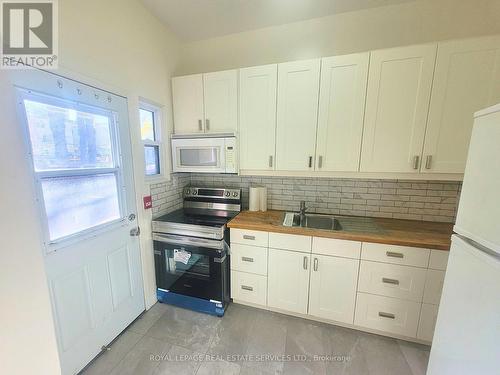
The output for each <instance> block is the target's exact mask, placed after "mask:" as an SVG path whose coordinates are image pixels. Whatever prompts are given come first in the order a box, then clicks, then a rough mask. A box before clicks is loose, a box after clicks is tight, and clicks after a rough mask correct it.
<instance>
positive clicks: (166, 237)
mask: <svg viewBox="0 0 500 375" xmlns="http://www.w3.org/2000/svg"><path fill="white" fill-rule="evenodd" d="M153 241H158V242H164V243H170V244H173V245H186V246H198V247H207V248H210V249H215V250H227V244H226V242H225V241H217V240H209V239H206V238H192V237H184V236H175V235H171V234H160V233H153Z"/></svg>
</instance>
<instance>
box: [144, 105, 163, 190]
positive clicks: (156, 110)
mask: <svg viewBox="0 0 500 375" xmlns="http://www.w3.org/2000/svg"><path fill="white" fill-rule="evenodd" d="M141 109H143V110H146V111H150V112H153V121H154V124H153V125H154V136H155V140H154V141H151V140H143V139H142V135H141V117H140V110H141ZM162 112H163V107H162V106H160V105H158V104H155V103H153V102H152V101H150V100H146V99H143V98H139V108H138V110H137V114H138V115H139V136H140V137H141V145H142V148H141V149H142V153H143V155H144V150H145V146H156V147H158V163H159V168H160V173H158V174H153V175H147V174H146V160H144V163H143V166H142V171H143V175H144V179H145V180H146V181H147V182H154V181H158V180H163V179H165V176H166V173H165V166H166V163H165V156H164V144H163V143H164V142H163V134H162V133H163V132H162V130H163V123H162V121H163V116H162Z"/></svg>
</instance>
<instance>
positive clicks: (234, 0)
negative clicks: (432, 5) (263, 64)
mask: <svg viewBox="0 0 500 375" xmlns="http://www.w3.org/2000/svg"><path fill="white" fill-rule="evenodd" d="M141 1H142V2H143V3H144V4H145V5H146V7H147V8H148V9H149V10H150V11H151V12H152V13H153V14H155V15H156V16H157V17H158V18H159V19H160V20H161V21H162V22H163V23H165V25H167V26H168V28H169V29H170V30H172V31H173V32H174V33H175V34H176V35H177V36H178V37H179V38H180V39H181V40H183V41H195V40H201V39H207V38H213V37H217V36H222V35H227V34H233V33H238V32H241V31H247V30H255V29H259V28H262V27H267V26H275V25H283V24H286V23H291V22H296V21H303V20H307V19H311V18H317V17H323V16H328V15H331V14H335V13H343V12H350V11H355V10H361V9H367V8H374V7H380V6H386V5H393V4H399V3H407V2H411V1H415V0H141Z"/></svg>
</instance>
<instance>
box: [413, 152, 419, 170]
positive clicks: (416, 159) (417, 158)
mask: <svg viewBox="0 0 500 375" xmlns="http://www.w3.org/2000/svg"><path fill="white" fill-rule="evenodd" d="M419 165H420V156H418V155H415V156H414V157H413V169H418V167H419Z"/></svg>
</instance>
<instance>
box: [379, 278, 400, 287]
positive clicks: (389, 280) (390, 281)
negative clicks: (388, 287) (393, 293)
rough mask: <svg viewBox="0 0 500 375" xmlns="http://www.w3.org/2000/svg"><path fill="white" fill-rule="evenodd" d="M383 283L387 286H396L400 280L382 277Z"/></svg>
mask: <svg viewBox="0 0 500 375" xmlns="http://www.w3.org/2000/svg"><path fill="white" fill-rule="evenodd" d="M382 282H383V283H386V284H394V285H399V280H396V279H388V278H387V277H382Z"/></svg>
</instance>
